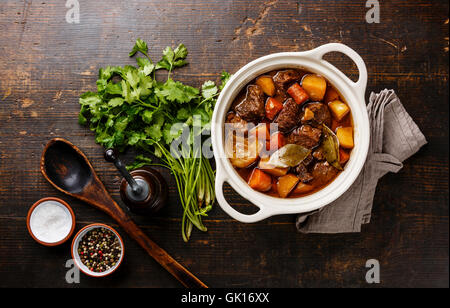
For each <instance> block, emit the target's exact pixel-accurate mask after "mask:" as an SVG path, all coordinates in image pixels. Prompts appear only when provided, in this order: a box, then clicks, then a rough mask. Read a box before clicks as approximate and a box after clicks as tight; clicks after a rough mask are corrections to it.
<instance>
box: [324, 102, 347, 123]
mask: <svg viewBox="0 0 450 308" xmlns="http://www.w3.org/2000/svg"><path fill="white" fill-rule="evenodd" d="M328 107H330V110H331V113H332V114H333V117H334V118H335V119H336V120H338V121H341V120H342V119H343V118H344V117H345V116H346V115H347V114H348V113H349V112H350V108H349V107H348V106H347V104H345V103H343V102H341V101H339V100H335V101H332V102H330V103H329V104H328Z"/></svg>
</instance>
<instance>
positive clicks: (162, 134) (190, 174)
mask: <svg viewBox="0 0 450 308" xmlns="http://www.w3.org/2000/svg"><path fill="white" fill-rule="evenodd" d="M138 53H140V54H142V55H143V57H136V62H137V64H138V66H137V67H135V66H130V65H126V66H123V67H120V66H108V67H106V68H101V69H100V70H99V77H98V80H97V92H86V93H84V94H83V95H81V97H80V105H81V109H80V113H79V123H80V124H82V125H89V128H90V129H91V130H92V131H94V132H95V140H96V142H97V143H99V144H101V145H103V146H104V147H105V148H116V149H118V150H120V151H124V150H125V149H126V148H127V147H135V148H137V149H140V150H143V151H144V152H147V153H151V154H153V155H155V156H156V157H158V158H159V159H160V161H161V163H160V164H159V165H162V166H164V167H167V168H168V169H170V170H171V172H172V174H173V175H174V177H175V181H176V183H177V188H178V192H179V196H180V200H181V204H182V206H183V219H182V237H183V240H184V241H188V240H189V237H190V235H191V231H192V228H193V226H195V227H196V228H197V229H199V230H201V231H206V230H207V228H206V227H205V226H204V225H203V223H202V217H203V216H207V213H208V212H209V210H210V209H211V207H212V205H213V203H214V200H215V192H214V171H213V169H212V167H211V164H210V162H209V160H208V159H206V158H205V157H204V156H203V154H202V153H199V152H198V151H199V149H197V148H196V147H194V145H193V143H190V145H189V148H188V149H186V148H185V147H182V154H183V155H182V156H172V155H171V152H170V144H171V143H172V141H173V140H176V139H178V138H180V136H181V133H182V128H183V127H188V128H189V132H190V134H191V136H193V135H194V128H193V124H194V119H200V121H201V127H202V129H203V130H207V129H209V128H210V125H211V117H212V113H213V109H214V104H215V102H216V99H217V96H218V95H219V91H220V90H221V89H223V87H224V85H225V83H226V82H227V81H228V79H229V78H230V75H229V74H228V73H226V72H224V73H222V76H221V79H222V82H221V84H220V85H219V86H216V84H215V83H214V82H213V81H207V82H205V83H204V84H203V85H202V87H201V90H199V89H197V88H194V87H191V86H188V85H185V84H183V83H181V82H179V81H174V80H173V79H172V78H171V73H172V71H173V70H174V69H176V68H179V67H182V66H184V65H186V64H187V61H186V57H187V55H188V51H187V49H186V47H185V46H184V45H183V44H180V45H178V46H177V47H176V48H175V49H172V48H171V47H166V48H165V49H164V51H163V55H162V58H161V59H160V60H159V61H158V62H157V63H156V64H154V62H153V61H152V59H151V58H150V56H149V54H148V45H147V43H146V42H145V41H143V40H141V39H137V40H136V44H135V45H134V47H133V49H132V51H131V52H130V53H129V56H130V57H132V56H135V55H137V54H138ZM161 69H164V70H167V72H168V74H167V80H166V81H165V82H160V81H158V80H156V78H155V72H156V71H157V70H161ZM180 122H181V123H182V124H183V125H182V128H181V129H173V127H174V125H179V123H180ZM177 127H178V126H177ZM200 149H201V147H200ZM148 164H155V163H153V162H152V161H151V159H150V158H149V157H146V156H144V155H138V156H136V161H135V162H134V163H133V165H131V166H130V169H133V168H138V167H142V166H143V165H148Z"/></svg>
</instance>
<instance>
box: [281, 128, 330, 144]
mask: <svg viewBox="0 0 450 308" xmlns="http://www.w3.org/2000/svg"><path fill="white" fill-rule="evenodd" d="M321 136H322V130H320V129H318V128H314V127H312V126H309V125H302V126H301V127H299V128H297V129H296V130H294V131H293V132H292V133H291V134H290V135H289V136H288V138H287V143H288V144H289V143H291V144H298V145H301V146H304V147H305V148H308V149H313V148H315V147H317V146H318V145H319V141H320V137H321Z"/></svg>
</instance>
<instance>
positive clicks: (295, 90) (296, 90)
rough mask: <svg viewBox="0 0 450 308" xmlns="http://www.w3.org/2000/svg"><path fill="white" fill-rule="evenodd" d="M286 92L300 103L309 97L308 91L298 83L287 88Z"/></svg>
mask: <svg viewBox="0 0 450 308" xmlns="http://www.w3.org/2000/svg"><path fill="white" fill-rule="evenodd" d="M287 93H288V94H289V95H290V96H291V97H292V98H293V99H294V101H295V102H296V103H297V104H299V105H301V104H303V103H304V102H306V101H307V100H308V99H309V95H308V93H306V91H305V90H304V89H303V88H302V87H301V86H300V85H299V84H298V83H294V84H293V85H292V86H291V87H290V88H289V89H288V90H287Z"/></svg>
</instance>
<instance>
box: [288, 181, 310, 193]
mask: <svg viewBox="0 0 450 308" xmlns="http://www.w3.org/2000/svg"><path fill="white" fill-rule="evenodd" d="M313 190H314V186H313V185H310V184H305V183H298V185H297V187H295V189H294V191H293V192H292V193H293V194H306V193H309V192H311V191H313Z"/></svg>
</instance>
